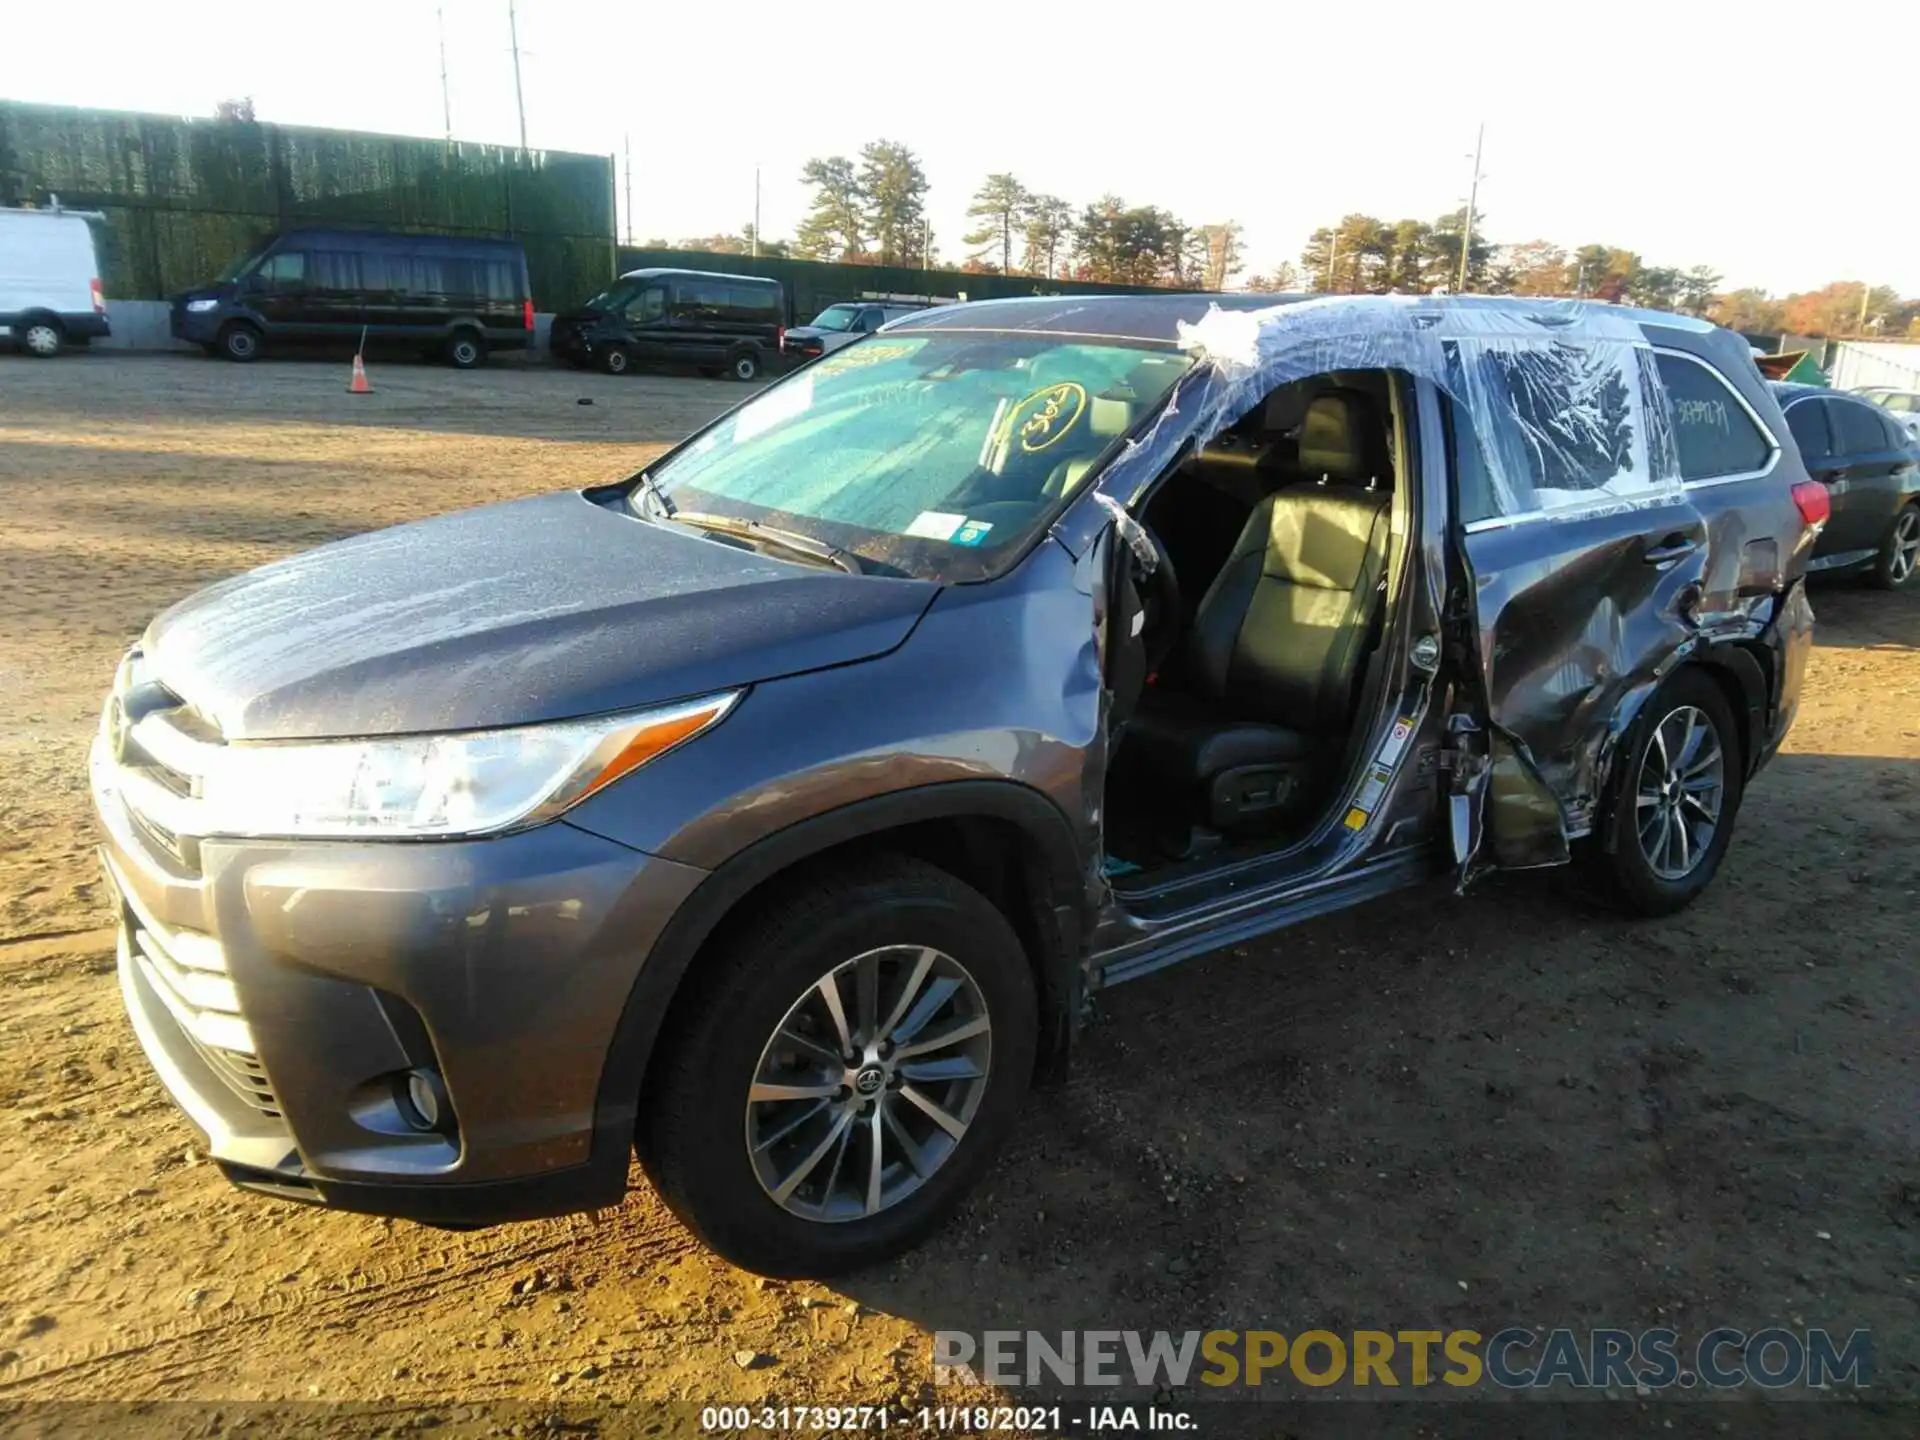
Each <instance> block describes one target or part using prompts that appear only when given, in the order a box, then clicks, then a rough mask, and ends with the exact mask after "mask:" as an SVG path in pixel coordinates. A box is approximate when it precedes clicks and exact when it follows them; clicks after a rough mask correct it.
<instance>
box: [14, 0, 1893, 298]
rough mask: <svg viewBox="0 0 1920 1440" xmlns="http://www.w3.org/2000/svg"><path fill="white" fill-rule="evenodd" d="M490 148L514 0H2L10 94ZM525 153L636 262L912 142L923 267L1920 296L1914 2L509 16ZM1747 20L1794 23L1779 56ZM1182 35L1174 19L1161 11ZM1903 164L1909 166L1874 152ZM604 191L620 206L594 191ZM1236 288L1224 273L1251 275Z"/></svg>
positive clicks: (619, 2) (1769, 32)
mask: <svg viewBox="0 0 1920 1440" xmlns="http://www.w3.org/2000/svg"><path fill="white" fill-rule="evenodd" d="M436 10H439V11H440V12H442V15H443V26H442V27H440V28H443V29H444V33H445V37H446V68H447V77H448V83H447V98H448V103H449V105H450V107H451V111H452V120H453V133H454V135H455V136H456V138H459V139H464V140H476V141H489V142H496V143H505V144H515V143H518V139H519V123H518V119H517V113H516V106H515V100H514V75H513V61H512V46H511V42H510V40H509V34H508V3H507V0H444V3H442V4H440V5H436V3H435V0H304V3H300V4H287V3H284V0H165V3H158V0H133V3H124V0H90V3H89V4H87V5H86V6H85V9H84V19H78V18H76V12H75V11H69V10H67V9H66V8H65V7H64V6H61V5H57V4H48V3H45V0H0V36H4V37H5V39H6V45H5V48H6V50H7V51H8V53H9V54H11V55H12V56H14V57H16V58H18V57H23V56H36V55H39V56H67V57H68V61H67V62H66V63H59V64H51V63H40V64H31V65H24V64H17V63H16V64H10V65H8V66H6V67H5V69H4V71H0V97H5V98H10V99H18V100H31V101H41V102H46V103H53V104H71V105H88V106H100V107H105V108H112V109H122V110H149V111H160V112H163V113H168V114H184V115H210V114H211V113H212V111H213V108H214V106H215V104H216V103H217V102H218V101H219V100H221V99H223V98H227V97H233V96H241V95H251V96H252V97H253V99H254V104H255V108H256V112H257V114H258V115H259V118H260V119H262V120H268V121H278V122H282V123H286V124H299V125H329V126H338V127H342V128H350V129H360V130H374V131H385V132H389V133H394V134H402V135H428V136H438V135H440V134H442V133H443V132H444V121H443V111H442V96H441V86H440V49H439V45H438V41H437V38H436V37H437V27H436V20H435V14H436ZM515 11H516V14H517V19H518V30H519V40H520V47H521V78H522V85H523V90H524V95H525V110H526V130H527V142H528V144H530V145H531V146H533V147H535V148H550V149H560V150H578V151H588V152H592V153H596V154H612V155H615V156H622V155H623V154H624V152H625V147H626V146H627V144H628V143H629V141H630V143H631V147H632V177H633V178H632V190H633V213H632V215H631V217H630V220H629V219H627V218H625V217H623V221H622V225H623V229H626V230H628V231H630V233H631V234H632V235H633V236H634V237H635V238H637V239H640V240H645V239H647V238H650V237H655V236H663V237H667V238H670V239H680V238H684V237H689V236H697V235H708V234H713V233H716V232H719V231H737V230H739V229H740V227H741V226H743V225H744V224H746V223H747V222H748V221H750V220H751V219H752V218H753V210H754V174H755V170H756V167H757V168H758V170H759V172H760V175H761V191H760V193H761V226H762V233H764V234H766V235H768V236H769V237H775V236H790V235H791V234H792V233H793V230H794V228H795V226H796V225H797V224H798V223H799V221H800V219H801V217H802V216H803V215H804V214H805V213H806V208H807V201H808V190H807V188H806V187H805V186H804V185H802V184H801V183H800V179H799V176H800V169H801V166H802V165H803V164H804V163H805V162H806V160H807V159H808V158H809V157H811V156H821V155H834V154H846V155H854V154H857V152H858V150H859V147H860V146H861V145H862V144H863V143H865V142H866V141H868V140H873V139H889V140H898V141H901V142H904V143H905V144H907V145H908V146H910V147H911V148H912V149H913V150H914V151H916V152H917V153H918V154H919V156H920V157H921V160H922V162H923V164H924V166H925V169H926V172H927V175H928V177H929V179H930V180H931V183H932V189H931V191H930V193H929V196H928V210H929V215H930V218H931V220H932V223H933V229H934V241H935V245H936V247H937V251H938V253H939V254H940V256H941V257H942V258H944V259H946V260H957V259H959V258H961V257H962V256H963V255H964V254H965V253H966V247H965V246H964V245H962V244H961V239H960V237H961V235H962V234H963V233H964V232H965V231H966V230H967V229H968V228H970V227H969V222H968V221H967V219H966V213H965V212H966V207H967V203H968V201H969V199H970V197H971V195H972V192H973V190H974V188H975V187H976V186H977V185H978V184H979V182H980V179H981V177H983V176H984V175H986V174H988V173H989V172H993V171H1010V172H1012V173H1013V174H1014V175H1016V176H1018V177H1019V178H1020V180H1021V181H1022V182H1024V183H1025V184H1026V185H1027V186H1028V187H1029V188H1030V189H1034V190H1042V191H1050V192H1052V193H1055V194H1058V195H1061V196H1064V197H1066V198H1067V199H1068V200H1069V201H1071V202H1072V203H1073V204H1074V205H1075V207H1076V209H1077V208H1079V207H1080V206H1083V205H1085V204H1086V203H1087V202H1088V201H1090V200H1093V199H1095V198H1097V197H1098V196H1100V195H1103V194H1106V193H1109V192H1111V193H1114V194H1117V195H1120V196H1121V197H1123V198H1124V199H1125V200H1126V201H1127V202H1128V203H1130V204H1153V205H1159V206H1162V207H1164V208H1166V209H1169V210H1171V211H1173V212H1174V213H1175V214H1176V215H1178V216H1179V217H1180V218H1181V219H1183V220H1185V221H1187V222H1188V223H1189V224H1205V223H1210V222H1215V221H1224V220H1235V221H1238V222H1239V223H1240V225H1241V226H1242V227H1243V229H1244V233H1245V244H1246V251H1247V259H1248V262H1249V269H1250V270H1258V271H1266V270H1269V269H1271V268H1272V267H1273V266H1274V265H1276V264H1278V263H1279V262H1281V261H1283V260H1291V261H1295V262H1297V261H1298V257H1299V252H1300V249H1301V246H1302V245H1303V243H1304V242H1305V240H1306V238H1307V236H1308V234H1309V233H1310V232H1311V231H1312V230H1313V229H1314V228H1315V227H1316V226H1321V225H1326V224H1329V223H1332V222H1334V221H1336V220H1338V218H1339V217H1340V216H1341V215H1343V214H1346V213H1348V212H1350V211H1363V212H1366V213H1368V214H1372V215H1375V216H1378V217H1380V218H1383V219H1398V218H1401V217H1403V216H1411V217H1414V218H1419V219H1426V220H1431V219H1433V218H1435V217H1437V216H1439V215H1441V214H1442V213H1444V212H1446V211H1449V210H1452V209H1455V208H1457V207H1458V206H1459V205H1460V204H1461V203H1462V202H1463V201H1464V200H1465V198H1466V194H1467V188H1468V184H1469V181H1470V178H1471V172H1472V168H1473V167H1472V159H1471V154H1472V150H1473V146H1474V135H1475V130H1476V127H1478V126H1480V125H1481V124H1483V123H1484V125H1485V127H1486V139H1485V147H1484V154H1483V159H1482V164H1481V169H1482V172H1483V175H1484V179H1483V180H1482V181H1481V184H1480V194H1479V201H1480V210H1481V212H1482V213H1483V215H1484V216H1485V228H1484V232H1483V233H1484V234H1486V235H1487V236H1488V237H1489V238H1490V239H1492V240H1494V241H1496V242H1500V243H1514V242H1519V241H1525V240H1532V239H1547V240H1552V241H1555V242H1557V243H1560V244H1563V245H1566V246H1568V247H1569V248H1571V247H1572V246H1575V245H1580V244H1586V243H1590V242H1597V243H1603V244H1609V245H1616V246H1620V247H1623V248H1626V249H1630V250H1635V251H1637V252H1639V254H1640V255H1641V256H1642V258H1643V259H1644V260H1645V261H1646V262H1647V263H1649V264H1659V265H1674V266H1679V267H1682V268H1684V267H1688V266H1692V265H1708V266H1710V267H1712V268H1713V269H1714V270H1716V271H1718V272H1720V273H1721V275H1722V276H1723V277H1724V282H1725V288H1735V287H1739V286H1747V285H1753V286H1759V287H1761V288H1763V289H1767V290H1771V291H1772V292H1774V293H1775V294H1784V293H1787V292H1790V291H1794V290H1805V289H1812V288H1815V287H1817V286H1819V285H1823V284H1825V283H1827V282H1828V281H1832V280H1842V279H1862V278H1864V279H1867V280H1869V281H1871V282H1873V283H1875V284H1885V285H1891V286H1893V287H1894V288H1895V289H1897V290H1898V291H1900V292H1901V293H1902V294H1904V295H1916V294H1920V239H1917V238H1916V237H1917V236H1920V169H1916V167H1915V166H1914V164H1913V163H1912V154H1913V138H1914V136H1915V133H1916V130H1915V126H1916V123H1920V102H1917V101H1916V98H1915V88H1914V82H1913V80H1912V73H1913V57H1914V56H1915V55H1916V54H1920V5H1914V4H1913V3H1912V0H1823V3H1821V4H1818V5H1813V6H1797V7H1792V8H1791V9H1789V8H1786V7H1779V8H1778V9H1777V10H1776V7H1772V6H1762V5H1756V4H1753V3H1751V0H1663V3H1644V0H1613V3H1611V4H1608V5H1580V6H1572V5H1567V4H1564V3H1561V4H1552V3H1544V4H1543V3H1540V0H1532V3H1526V4H1509V3H1506V0H1480V3H1477V4H1449V5H1438V4H1427V5H1412V4H1401V3H1398V0H1375V3H1371V4H1369V5H1367V6H1365V7H1364V8H1362V7H1360V6H1356V5H1326V6H1294V5H1288V4H1277V3H1274V0H1250V3H1243V0H1211V3H1209V4H1207V5H1205V6H1194V7H1181V6H1170V5H1165V4H1158V3H1156V4H1152V5H1148V4H1144V3H1140V0H1132V3H1121V4H1111V3H1110V4H1107V5H1103V6H1098V7H1096V6H1092V5H1088V4H1085V3H1081V4H1076V5H1066V4H1056V5H1054V6H1052V7H1047V8H1043V7H1040V6H1036V5H1025V6H1022V5H1007V4H1001V5H992V6H988V7H985V8H979V7H962V6H955V5H951V4H948V5H941V6H937V7H936V6H930V5H926V4H924V3H922V4H913V3H901V0H894V3H892V4H874V3H872V0H867V3H864V4H860V5H854V4H843V3H841V0H809V3H806V4H794V3H774V4H760V3H748V0H733V3H728V4H699V5H695V4H685V3H668V4H660V3H648V0H610V3H600V0H516V4H515ZM1769 12H1773V13H1778V14H1780V15H1781V16H1783V17H1786V18H1787V20H1788V28H1786V29H1781V30H1776V29H1774V28H1772V27H1770V26H1769V25H1768V24H1767V23H1766V16H1767V15H1768V13H1769ZM1189 16H1190V17H1192V22H1191V24H1183V23H1182V21H1183V20H1184V19H1185V17H1189ZM1901 156H1904V157H1905V158H1904V159H1902V158H1896V157H1901ZM616 188H619V187H618V186H617V187H616ZM1242 278H1243V279H1244V276H1243V277H1242Z"/></svg>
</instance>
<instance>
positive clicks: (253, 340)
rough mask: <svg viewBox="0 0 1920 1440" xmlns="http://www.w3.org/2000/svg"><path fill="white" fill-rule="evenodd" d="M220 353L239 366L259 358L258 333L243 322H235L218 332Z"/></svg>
mask: <svg viewBox="0 0 1920 1440" xmlns="http://www.w3.org/2000/svg"><path fill="white" fill-rule="evenodd" d="M219 345H220V353H221V354H222V355H224V356H226V357H227V359H229V360H231V361H233V362H234V363H236V364H239V365H247V364H251V363H252V362H253V361H255V360H258V359H259V358H260V332H259V331H258V330H256V329H254V328H253V326H251V325H248V324H246V323H245V322H244V321H235V322H234V323H233V324H230V325H227V326H225V327H224V328H223V329H222V330H221V331H220V340H219Z"/></svg>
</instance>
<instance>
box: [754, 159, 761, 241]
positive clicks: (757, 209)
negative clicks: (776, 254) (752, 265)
mask: <svg viewBox="0 0 1920 1440" xmlns="http://www.w3.org/2000/svg"><path fill="white" fill-rule="evenodd" d="M753 258H754V259H756V260H758V259H759V258H760V167H759V166H758V165H756V166H754V167H753Z"/></svg>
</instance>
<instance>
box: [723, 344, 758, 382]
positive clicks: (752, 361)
mask: <svg viewBox="0 0 1920 1440" xmlns="http://www.w3.org/2000/svg"><path fill="white" fill-rule="evenodd" d="M727 375H728V376H729V377H730V378H731V379H734V380H739V381H742V382H745V381H748V380H758V379H759V378H760V352H759V351H758V350H736V351H734V352H733V353H732V354H731V355H729V356H728V357H727Z"/></svg>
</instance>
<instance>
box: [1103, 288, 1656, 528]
mask: <svg viewBox="0 0 1920 1440" xmlns="http://www.w3.org/2000/svg"><path fill="white" fill-rule="evenodd" d="M1179 334H1180V345H1181V348H1182V349H1185V350H1188V351H1190V352H1194V353H1196V354H1198V355H1200V356H1201V357H1203V358H1204V360H1205V362H1206V364H1205V368H1204V369H1203V370H1201V371H1200V372H1199V373H1198V374H1197V375H1196V377H1195V378H1194V379H1193V380H1192V381H1190V382H1189V384H1188V385H1186V386H1183V387H1182V390H1181V393H1180V394H1179V395H1178V396H1177V397H1176V398H1177V402H1178V410H1179V411H1180V412H1184V413H1185V414H1186V415H1187V416H1188V417H1189V419H1191V417H1192V416H1193V413H1194V406H1195V405H1196V404H1197V405H1198V419H1197V422H1194V428H1193V429H1192V430H1191V432H1190V433H1191V435H1192V438H1193V440H1194V442H1195V443H1196V444H1204V443H1206V441H1208V440H1210V439H1211V438H1213V437H1214V436H1215V435H1218V434H1219V433H1220V432H1221V431H1222V430H1224V429H1226V428H1227V427H1228V426H1229V425H1231V424H1233V423H1234V422H1235V421H1236V420H1237V419H1239V418H1240V417H1241V416H1242V415H1244V414H1246V413H1247V412H1248V411H1249V410H1251V409H1252V408H1253V406H1255V405H1256V404H1258V403H1259V402H1260V401H1261V400H1262V399H1263V398H1264V397H1265V396H1266V395H1267V394H1269V393H1270V392H1271V391H1273V390H1274V389H1275V388H1277V387H1278V386H1281V385H1284V384H1287V383H1289V382H1291V381H1295V380H1303V379H1306V378H1308V377H1310V376H1314V375H1322V374H1327V373H1329V372H1334V371H1341V370H1399V371H1404V372H1406V373H1408V374H1412V375H1416V376H1419V377H1420V378H1422V379H1426V380H1430V381H1432V382H1433V383H1434V384H1435V385H1437V386H1438V387H1439V388H1440V389H1442V390H1443V391H1445V392H1446V393H1447V394H1448V395H1449V396H1451V397H1452V399H1453V401H1454V402H1455V405H1456V406H1457V407H1458V409H1457V410H1456V420H1459V419H1461V418H1464V420H1465V421H1466V423H1467V424H1468V425H1469V426H1470V427H1471V430H1472V437H1473V439H1474V440H1477V442H1478V445H1479V451H1480V456H1481V458H1482V459H1483V461H1484V464H1485V468H1486V472H1487V477H1488V481H1489V484H1490V489H1491V492H1492V509H1493V514H1492V515H1491V516H1490V517H1488V518H1491V519H1517V518H1523V517H1527V516H1531V515H1543V514H1548V513H1554V514H1559V513H1567V512H1574V513H1581V514H1587V513H1594V512H1599V511H1609V510H1616V509H1626V508H1632V507H1635V506H1639V505H1645V504H1650V503H1662V502H1665V501H1667V500H1670V499H1672V498H1673V497H1674V496H1675V495H1677V494H1678V493H1679V490H1680V484H1681V481H1680V466H1679V461H1678V455H1677V452H1676V449H1675V446H1674V439H1673V416H1672V414H1671V412H1670V409H1669V406H1668V401H1667V398H1666V392H1665V390H1664V389H1663V388H1662V387H1661V385H1660V384H1659V382H1658V377H1657V374H1656V372H1655V369H1654V353H1653V350H1652V348H1651V347H1650V346H1649V345H1648V343H1647V341H1646V337H1645V336H1644V335H1643V334H1642V333H1641V330H1640V327H1639V325H1638V324H1637V323H1636V322H1635V321H1634V320H1633V319H1632V318H1631V317H1630V316H1629V315H1628V314H1625V313H1623V312H1621V311H1619V310H1616V309H1614V308H1612V307H1610V306H1606V305H1595V304H1589V303H1585V302H1580V301H1547V302H1542V303H1540V304H1538V305H1527V304H1526V303H1525V302H1515V301H1512V300H1500V301H1481V300H1475V299H1458V300H1456V299H1444V300H1442V299H1434V298H1429V297H1425V296H1393V295H1380V296H1329V297H1325V298H1322V299H1319V300H1308V301H1301V302H1298V303H1292V304H1283V305H1275V306H1272V307H1270V308H1268V309H1264V310H1240V311H1228V310H1222V309H1220V308H1219V307H1217V306H1216V307H1214V308H1213V309H1210V310H1209V311H1208V312H1207V314H1206V315H1205V316H1203V317H1202V318H1201V319H1200V320H1199V321H1198V322H1197V323H1194V324H1191V325H1189V324H1182V325H1181V326H1180V330H1179ZM1174 413H1175V411H1174V409H1173V408H1172V407H1170V408H1169V410H1168V412H1166V415H1165V416H1163V421H1164V419H1166V418H1169V417H1171V416H1172V415H1173V414H1174ZM1154 438H1155V437H1154V436H1153V435H1148V436H1146V437H1143V438H1142V440H1141V442H1140V443H1141V444H1142V445H1143V446H1149V447H1150V446H1151V445H1152V443H1153V440H1154ZM1458 443H1460V444H1462V445H1465V444H1467V443H1470V442H1469V440H1468V437H1466V436H1465V435H1462V436H1460V437H1459V442H1458Z"/></svg>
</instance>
